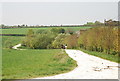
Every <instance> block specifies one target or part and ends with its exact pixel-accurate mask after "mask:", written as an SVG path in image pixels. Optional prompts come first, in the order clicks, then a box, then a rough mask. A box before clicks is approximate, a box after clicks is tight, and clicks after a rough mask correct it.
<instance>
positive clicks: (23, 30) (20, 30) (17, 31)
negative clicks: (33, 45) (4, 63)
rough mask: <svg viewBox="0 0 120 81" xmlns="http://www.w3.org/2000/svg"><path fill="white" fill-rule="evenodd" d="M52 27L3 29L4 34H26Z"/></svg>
mask: <svg viewBox="0 0 120 81" xmlns="http://www.w3.org/2000/svg"><path fill="white" fill-rule="evenodd" d="M50 28H51V27H48V28H45V27H44V28H14V29H1V30H2V34H26V33H27V31H28V30H29V29H33V30H34V31H36V30H38V29H50ZM54 28H58V27H54ZM60 28H64V29H65V30H68V29H70V30H73V31H78V30H80V29H87V28H91V27H60Z"/></svg>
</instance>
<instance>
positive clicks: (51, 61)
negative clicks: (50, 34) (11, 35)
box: [2, 49, 76, 79]
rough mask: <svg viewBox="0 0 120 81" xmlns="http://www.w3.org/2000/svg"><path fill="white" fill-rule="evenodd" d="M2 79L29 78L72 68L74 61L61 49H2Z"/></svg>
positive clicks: (74, 65) (74, 64)
mask: <svg viewBox="0 0 120 81" xmlns="http://www.w3.org/2000/svg"><path fill="white" fill-rule="evenodd" d="M2 61H3V63H2V64H3V65H2V66H3V67H2V68H3V69H2V71H3V74H2V78H3V79H26V78H27V79H29V78H35V77H42V76H49V75H56V74H59V73H64V72H68V71H71V70H73V69H74V68H75V67H76V62H75V61H74V60H72V59H71V58H69V56H68V55H67V54H66V53H65V52H63V51H61V49H49V50H48V49H41V50H32V49H28V50H12V49H3V54H2Z"/></svg>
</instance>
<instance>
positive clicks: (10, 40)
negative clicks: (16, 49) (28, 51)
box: [0, 36, 24, 48]
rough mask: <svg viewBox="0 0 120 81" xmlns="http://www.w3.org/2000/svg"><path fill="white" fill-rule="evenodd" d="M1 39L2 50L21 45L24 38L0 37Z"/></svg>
mask: <svg viewBox="0 0 120 81" xmlns="http://www.w3.org/2000/svg"><path fill="white" fill-rule="evenodd" d="M0 39H2V48H6V47H8V46H9V45H11V46H14V45H16V44H19V43H21V42H22V40H23V39H24V36H0Z"/></svg>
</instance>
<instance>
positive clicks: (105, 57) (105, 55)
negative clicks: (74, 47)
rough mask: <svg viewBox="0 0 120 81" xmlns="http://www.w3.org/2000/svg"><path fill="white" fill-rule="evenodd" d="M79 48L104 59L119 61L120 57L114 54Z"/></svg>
mask: <svg viewBox="0 0 120 81" xmlns="http://www.w3.org/2000/svg"><path fill="white" fill-rule="evenodd" d="M79 50H81V51H83V52H85V53H87V54H90V55H94V56H97V57H100V58H103V59H106V60H109V61H113V62H117V63H120V57H118V56H115V55H111V54H105V53H101V52H95V51H88V50H84V49H79Z"/></svg>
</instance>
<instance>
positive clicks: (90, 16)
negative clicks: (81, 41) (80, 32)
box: [1, 0, 118, 25]
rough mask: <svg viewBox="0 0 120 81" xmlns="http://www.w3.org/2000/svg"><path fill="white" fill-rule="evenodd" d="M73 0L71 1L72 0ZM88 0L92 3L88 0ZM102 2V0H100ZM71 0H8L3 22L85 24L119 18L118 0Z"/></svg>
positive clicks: (12, 23)
mask: <svg viewBox="0 0 120 81" xmlns="http://www.w3.org/2000/svg"><path fill="white" fill-rule="evenodd" d="M70 1H71V2H70ZM87 1H88V2H87ZM97 1H99V0H97ZM97 1H94V0H84V1H83V0H81V1H80V0H79V1H77V0H75V1H74V2H72V0H69V1H67V0H66V2H63V1H62V2H60V1H58V2H55V1H53V0H51V2H49V1H46V2H45V1H44V2H43V1H42V0H41V2H35V1H34V2H33V1H32V0H31V2H28V1H27V0H26V2H25V1H20V0H16V1H14V0H11V2H10V0H9V2H8V1H7V0H4V2H2V22H1V23H2V24H6V25H18V24H27V25H50V24H84V23H86V22H94V21H96V20H97V21H101V22H103V21H104V19H107V20H108V19H114V20H117V18H118V2H117V0H109V2H108V0H103V2H102V0H100V1H101V2H97Z"/></svg>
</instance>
